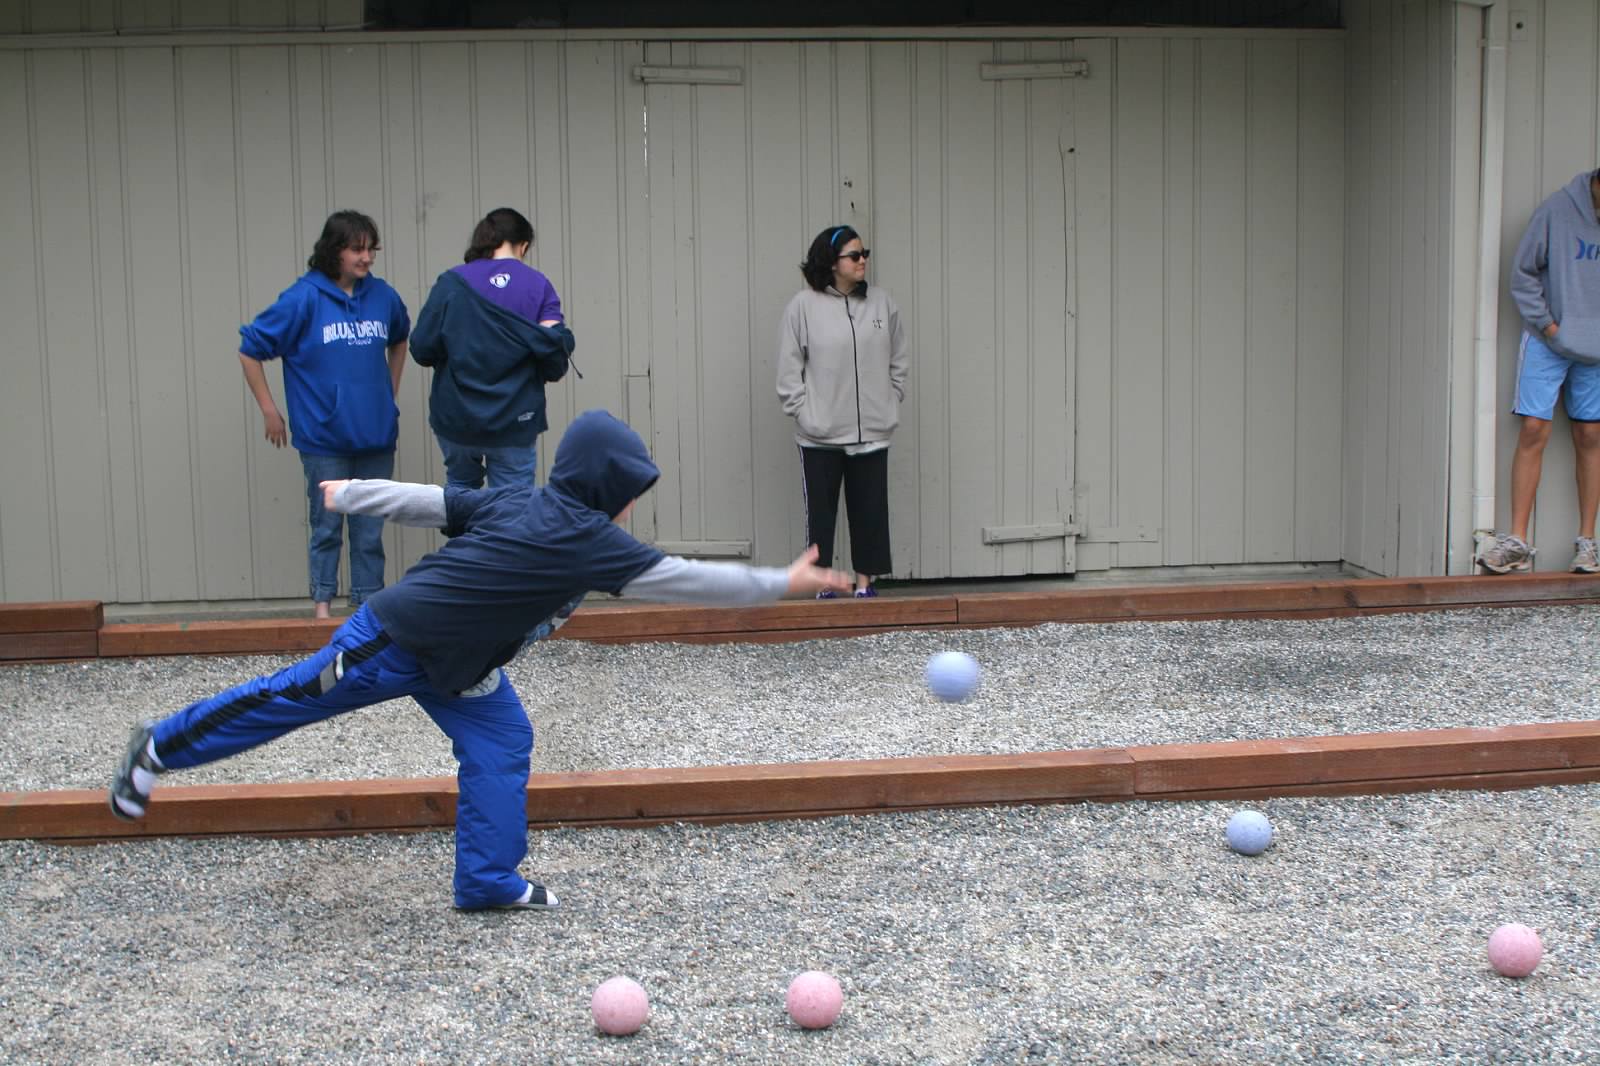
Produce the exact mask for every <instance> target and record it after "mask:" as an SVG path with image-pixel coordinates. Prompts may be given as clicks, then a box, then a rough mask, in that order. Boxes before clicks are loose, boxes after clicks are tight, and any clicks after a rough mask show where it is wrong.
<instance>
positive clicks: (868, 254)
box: [839, 248, 872, 263]
mask: <svg viewBox="0 0 1600 1066" xmlns="http://www.w3.org/2000/svg"><path fill="white" fill-rule="evenodd" d="M839 258H840V259H848V260H850V262H852V263H859V262H861V260H863V259H871V258H872V249H871V248H863V249H861V251H859V252H846V253H844V254H843V255H841V256H840V257H839Z"/></svg>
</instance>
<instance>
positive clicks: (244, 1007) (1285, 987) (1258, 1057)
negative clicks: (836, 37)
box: [0, 786, 1600, 1066]
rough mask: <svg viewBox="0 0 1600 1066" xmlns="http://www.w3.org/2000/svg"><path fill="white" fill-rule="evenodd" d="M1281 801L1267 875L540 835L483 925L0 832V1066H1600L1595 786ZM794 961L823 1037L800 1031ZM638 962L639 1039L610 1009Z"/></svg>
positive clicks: (1166, 859)
mask: <svg viewBox="0 0 1600 1066" xmlns="http://www.w3.org/2000/svg"><path fill="white" fill-rule="evenodd" d="M1260 806H1261V808H1262V809H1263V810H1265V811H1266V812H1267V813H1268V814H1269V815H1270V816H1271V817H1272V819H1273V822H1274V824H1275V826H1276V828H1277V831H1278V837H1277V840H1276V842H1275V844H1274V846H1273V847H1272V848H1271V849H1269V850H1268V851H1267V852H1266V853H1265V854H1264V855H1262V856H1260V857H1257V858H1245V857H1243V856H1239V855H1235V854H1233V853H1231V852H1229V851H1228V850H1227V848H1226V846H1225V845H1224V843H1223V826H1224V825H1225V823H1226V820H1227V817H1228V815H1229V813H1230V812H1231V810H1232V809H1233V808H1232V807H1231V806H1229V805H1226V804H1218V803H1182V804H1155V803H1129V804H1108V805H1095V804H1089V805H1067V806H1051V807H1018V808H1004V809H974V810H963V811H951V812H927V813H914V814H894V815H880V816H875V817H858V818H832V819H822V820H816V821H807V822H779V823H765V824H750V825H731V826H721V827H700V826H685V825H677V826H665V827H659V828H654V829H645V830H599V829H597V830H587V831H573V830H561V831H553V832H545V833H539V834H536V835H535V836H534V837H533V841H532V844H533V852H532V856H531V858H530V864H529V865H530V867H532V868H533V869H534V870H536V871H537V873H538V874H539V875H541V876H542V877H544V878H545V880H546V881H547V882H548V883H549V884H551V886H552V887H554V888H556V889H557V890H558V891H559V892H560V893H561V895H562V898H563V906H562V908H561V909H560V910H557V911H553V912H545V913H528V912H523V913H502V914H487V915H485V914H473V915H464V914H458V913H456V912H454V911H452V910H451V909H450V908H449V906H448V899H449V894H448V883H449V874H450V861H451V848H450V837H449V835H448V834H442V833H425V834H415V835H405V836H373V837H351V838H331V839H310V840H281V841H273V840H250V839H232V840H227V839H221V840H206V841H184V840H156V841H143V842H136V843H127V844H118V845H104V846H93V847H58V846H49V845H39V844H33V843H17V842H7V843H4V844H0V892H3V893H4V895H5V898H6V899H7V901H8V905H7V906H6V907H5V908H3V909H0V945H3V946H0V953H3V956H4V958H5V970H4V975H3V976H4V980H3V981H0V1013H3V1015H4V1017H5V1018H6V1019H7V1022H6V1025H5V1026H4V1027H3V1028H0V1061H5V1062H17V1063H37V1064H44V1066H50V1064H66V1063H74V1064H76V1063H100V1062H105V1063H113V1062H114V1063H216V1062H234V1061H237V1062H256V1063H289V1062H314V1063H324V1062H362V1063H369V1062H370V1063H509V1062H540V1063H544V1062H550V1063H585V1064H587V1063H600V1064H608V1063H630V1064H632V1063H642V1064H649V1063H745V1064H799V1066H808V1064H889V1063H895V1064H899V1063H909V1064H935V1063H937V1064H966V1063H1032V1062H1093V1063H1158V1064H1160V1063H1189V1062H1211V1063H1214V1062H1223V1061H1227V1062H1242V1063H1296V1062H1325V1063H1350V1062H1359V1061H1382V1062H1393V1063H1441V1062H1462V1063H1483V1062H1519V1063H1523V1062H1553V1063H1590V1062H1594V1061H1596V1055H1597V1054H1600V1052H1597V1049H1600V996H1597V987H1600V986H1597V979H1600V942H1597V932H1600V902H1597V901H1600V877H1597V868H1600V867H1597V862H1600V786H1567V787H1563V788H1548V789H1539V790H1530V791H1524V792H1514V793H1433V794H1423V795H1412V796H1395V797H1361V798H1351V799H1318V800H1311V799H1280V800H1270V801H1266V802H1264V803H1262V804H1261V805H1260ZM1504 921H1521V922H1525V923H1526V924H1529V925H1532V926H1534V927H1535V928H1536V929H1538V930H1539V932H1540V933H1541V935H1542V937H1543V940H1544V943H1545V948H1546V956H1545V959H1544V962H1543V964H1542V965H1541V967H1540V968H1539V970H1538V971H1537V972H1536V973H1535V974H1534V975H1533V976H1532V977H1531V978H1529V979H1527V980H1523V981H1514V980H1510V979H1507V978H1503V977H1499V976H1497V975H1496V974H1494V972H1493V971H1492V970H1491V969H1490V968H1489V966H1488V963H1487V960H1486V956H1485V945H1486V942H1487V938H1488V935H1489V933H1490V932H1491V931H1492V930H1493V928H1494V927H1495V926H1496V925H1498V924H1499V923H1501V922H1504ZM807 968H821V969H826V970H829V971H831V972H833V973H834V974H836V975H837V976H838V977H839V978H840V981H841V983H842V985H843V987H844V990H845V1008H844V1012H843V1014H842V1015H841V1017H840V1019H839V1021H838V1022H837V1023H836V1024H835V1026H834V1027H833V1028H832V1029H829V1030H825V1031H818V1032H806V1031H803V1030H800V1029H799V1028H798V1027H796V1026H795V1025H794V1024H793V1023H791V1022H790V1021H788V1019H787V1018H786V1016H785V1014H784V1011H783V990H784V987H785V985H786V983H787V981H788V980H789V979H790V978H791V977H792V976H793V975H794V974H796V973H798V972H799V971H801V970H803V969H807ZM617 973H624V974H628V975H630V976H632V977H634V978H635V979H636V980H638V981H640V982H641V983H642V984H643V985H644V986H645V988H646V989H647V990H648V992H649V994H650V997H651V1001H652V1016H651V1018H650V1020H649V1022H648V1023H647V1024H646V1025H645V1027H644V1029H643V1030H641V1031H640V1033H638V1034H637V1035H635V1036H633V1037H628V1038H614V1037H606V1036H602V1035H600V1034H598V1033H597V1032H596V1031H595V1030H594V1028H593V1025H592V1022H591V1021H590V1018H589V1012H588V997H589V995H590V993H591V992H592V990H593V989H594V987H595V986H596V985H598V984H599V983H600V982H601V981H603V980H605V979H606V978H608V977H610V976H612V975H614V974H617Z"/></svg>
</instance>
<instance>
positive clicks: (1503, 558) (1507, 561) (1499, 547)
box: [1478, 533, 1534, 574]
mask: <svg viewBox="0 0 1600 1066" xmlns="http://www.w3.org/2000/svg"><path fill="white" fill-rule="evenodd" d="M1533 554H1534V549H1533V548H1530V547H1528V542H1527V541H1525V540H1523V539H1522V538H1521V537H1514V536H1512V535H1511V534H1509V533H1506V534H1499V533H1496V534H1495V535H1494V536H1493V537H1491V538H1490V539H1489V540H1488V542H1487V543H1486V544H1485V545H1484V547H1483V548H1481V549H1479V551H1478V565H1479V566H1481V567H1483V568H1484V569H1485V570H1488V571H1490V572H1491V573H1495V574H1507V573H1510V572H1511V571H1513V570H1516V571H1518V572H1526V571H1529V570H1532V569H1533Z"/></svg>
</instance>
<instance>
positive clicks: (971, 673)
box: [928, 651, 978, 703]
mask: <svg viewBox="0 0 1600 1066" xmlns="http://www.w3.org/2000/svg"><path fill="white" fill-rule="evenodd" d="M977 687H978V660H976V659H974V658H973V657H972V656H970V655H968V654H967V653H966V652H962V651H942V652H940V653H939V654H938V655H935V656H934V657H933V658H931V659H929V660H928V688H929V689H930V690H931V691H932V692H933V694H934V695H935V696H937V697H939V698H940V699H941V700H944V701H945V702H946V703H959V702H961V701H962V700H964V699H966V698H967V697H968V696H970V695H972V690H973V689H975V688H977Z"/></svg>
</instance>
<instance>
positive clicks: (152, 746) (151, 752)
mask: <svg viewBox="0 0 1600 1066" xmlns="http://www.w3.org/2000/svg"><path fill="white" fill-rule="evenodd" d="M144 753H145V754H146V755H148V756H150V761H151V762H153V763H155V764H156V769H157V770H165V769H166V768H167V767H166V765H165V764H164V763H162V761H161V756H159V755H157V754H156V738H155V737H151V738H150V740H149V742H148V743H147V744H145V746H144Z"/></svg>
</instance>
